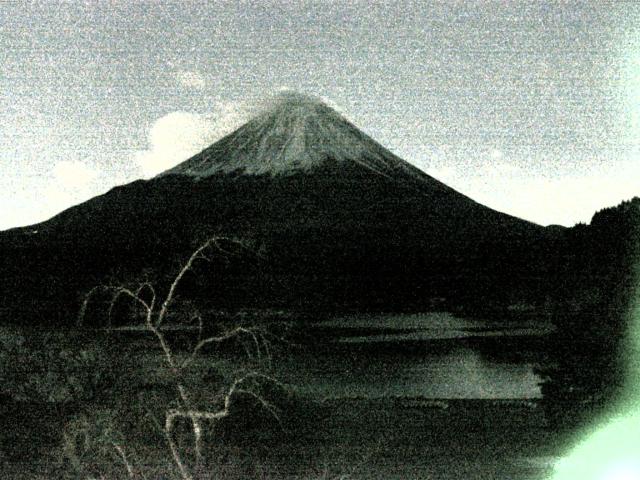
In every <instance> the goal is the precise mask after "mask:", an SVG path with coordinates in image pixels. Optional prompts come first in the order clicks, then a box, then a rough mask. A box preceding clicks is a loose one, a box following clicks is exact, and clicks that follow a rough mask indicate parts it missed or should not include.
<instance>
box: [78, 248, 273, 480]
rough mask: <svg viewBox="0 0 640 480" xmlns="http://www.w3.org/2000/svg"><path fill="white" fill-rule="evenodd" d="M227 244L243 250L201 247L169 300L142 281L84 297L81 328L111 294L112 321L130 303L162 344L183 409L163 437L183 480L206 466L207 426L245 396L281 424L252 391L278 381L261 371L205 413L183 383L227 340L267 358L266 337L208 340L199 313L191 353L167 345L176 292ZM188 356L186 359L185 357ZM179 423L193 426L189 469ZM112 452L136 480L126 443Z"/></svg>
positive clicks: (243, 331) (234, 333)
mask: <svg viewBox="0 0 640 480" xmlns="http://www.w3.org/2000/svg"><path fill="white" fill-rule="evenodd" d="M222 242H233V243H235V244H237V245H240V246H242V244H240V243H239V242H237V241H235V240H230V239H227V238H224V237H214V238H211V239H209V240H207V241H206V242H204V243H203V244H202V245H200V246H199V247H198V248H197V249H196V250H195V251H194V252H193V253H192V254H191V256H190V257H189V259H188V260H187V262H186V263H185V264H184V265H183V266H182V268H180V270H179V271H178V273H177V274H176V275H175V277H174V278H173V280H172V282H171V284H170V285H169V288H168V291H167V293H166V295H165V296H164V297H162V298H161V297H159V295H158V293H157V290H156V288H155V287H154V285H153V284H152V283H151V282H149V281H145V282H141V283H140V284H139V285H138V286H137V287H136V288H127V287H125V286H121V285H118V286H98V287H95V288H93V289H92V290H91V291H89V293H88V294H87V295H86V296H85V298H84V301H83V304H82V307H81V309H80V313H79V317H78V325H82V324H83V323H84V318H85V315H86V312H87V307H88V305H89V301H90V300H91V298H92V296H93V295H94V294H96V293H97V292H100V291H103V292H107V293H108V294H109V295H110V302H109V306H108V312H107V313H108V316H109V322H110V321H111V316H112V314H113V310H114V306H115V305H116V303H117V302H118V301H119V300H120V299H121V298H123V297H124V298H125V299H128V300H129V301H130V302H132V304H133V305H134V306H136V307H137V308H138V309H139V310H140V311H141V312H142V314H143V317H144V321H143V325H142V326H143V328H144V329H145V330H147V331H148V332H150V333H151V334H152V335H153V336H154V337H155V338H156V340H157V341H158V344H159V345H160V347H161V351H162V355H163V357H164V363H165V365H166V367H167V368H168V369H169V371H170V372H171V374H172V378H174V379H175V380H174V382H175V388H176V392H177V397H178V404H179V407H178V408H169V409H167V410H166V412H165V418H164V425H163V427H162V428H163V431H164V432H163V433H164V436H165V437H166V440H167V444H168V447H169V450H170V452H171V457H172V460H173V463H174V464H175V466H176V467H177V469H178V472H179V475H180V478H181V479H182V480H193V478H194V473H193V472H195V471H197V470H198V469H199V467H200V466H201V461H202V456H203V444H202V442H203V433H204V428H205V426H206V425H207V424H210V423H213V422H217V421H219V420H221V419H223V418H225V417H228V416H229V415H230V413H231V407H232V405H233V402H234V401H235V400H236V399H237V398H238V396H240V395H245V396H250V397H253V398H254V399H255V400H257V402H258V403H259V405H261V406H262V407H263V408H264V409H265V410H266V411H267V412H269V414H270V415H272V416H273V417H274V418H275V419H276V420H277V421H278V422H280V418H279V416H278V414H277V412H276V409H275V407H274V405H272V404H271V403H270V402H268V401H267V400H266V399H265V398H263V397H262V396H261V395H260V394H259V393H256V392H255V391H254V390H252V388H251V386H256V383H257V382H259V381H269V382H275V383H277V384H278V385H280V384H279V382H277V381H276V380H275V379H274V378H272V377H270V376H267V375H264V374H262V373H259V372H257V371H248V372H245V373H244V374H242V375H240V376H238V377H237V378H236V379H235V380H233V382H232V383H231V385H230V386H229V387H228V388H227V389H226V391H225V393H224V394H223V396H222V398H221V401H220V404H219V405H218V407H217V408H213V407H212V406H209V407H207V408H202V407H199V406H198V405H196V402H194V400H193V398H192V397H193V396H192V394H191V392H190V391H189V388H188V387H187V384H186V382H185V381H184V372H185V369H186V368H187V367H188V366H189V365H190V364H192V363H193V362H194V361H195V359H196V357H197V355H198V354H199V353H200V352H201V351H202V350H203V349H204V348H205V347H206V346H208V345H211V344H220V343H222V342H225V341H229V340H233V339H242V338H247V339H249V340H250V341H251V343H252V345H253V348H254V351H255V353H256V354H257V356H261V355H264V353H265V352H266V353H267V355H268V352H269V346H268V342H267V340H266V332H264V331H263V330H261V329H259V328H247V327H245V326H237V327H235V328H232V329H229V330H226V331H223V332H222V333H221V334H219V335H215V336H207V335H205V328H204V322H203V318H202V315H201V314H200V312H199V311H198V310H196V309H193V310H192V311H191V312H190V316H189V317H190V318H189V321H191V322H193V321H195V322H197V340H196V341H195V342H194V344H193V346H192V347H191V349H190V351H188V352H187V353H186V355H185V354H184V353H183V354H182V355H178V354H177V352H176V351H174V349H173V348H172V347H171V345H170V343H169V342H168V341H167V338H166V335H165V331H166V330H165V329H164V327H165V325H166V323H167V318H168V317H169V315H170V312H171V309H172V306H173V305H174V304H175V299H176V294H177V290H178V288H179V286H180V284H181V282H182V281H183V279H184V277H185V275H186V274H187V273H188V272H189V271H192V270H193V268H194V264H195V263H196V262H198V261H201V260H209V257H208V256H207V253H208V252H210V251H212V250H214V251H215V252H217V253H218V254H228V253H229V252H228V251H227V250H225V249H224V248H223V246H222ZM181 357H183V358H181ZM179 419H185V420H188V421H189V422H190V425H191V432H192V434H193V447H194V453H195V462H194V464H193V465H188V462H186V461H185V459H184V458H183V454H182V452H181V450H180V448H179V446H178V444H177V442H176V441H175V439H174V427H175V424H176V421H177V420H179ZM113 448H114V449H115V450H116V452H115V453H116V454H117V457H118V458H120V459H121V460H122V462H123V463H124V465H125V467H126V470H127V473H128V476H129V477H130V478H135V477H136V473H135V468H134V466H133V465H132V464H131V462H130V461H129V460H128V456H127V453H126V449H125V446H124V445H122V444H121V443H117V444H116V443H113Z"/></svg>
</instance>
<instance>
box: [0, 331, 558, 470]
mask: <svg viewBox="0 0 640 480" xmlns="http://www.w3.org/2000/svg"><path fill="white" fill-rule="evenodd" d="M27 336H28V337H29V340H27V339H26V337H27ZM3 339H4V344H3V345H4V346H5V352H7V350H8V349H6V347H7V346H8V344H10V343H11V342H13V343H14V344H15V343H16V342H17V343H18V344H20V347H21V348H20V350H19V353H18V352H16V351H15V350H14V351H13V353H5V355H10V356H12V358H7V357H5V358H4V359H6V360H10V361H11V362H12V363H11V365H14V366H15V365H17V366H18V367H17V371H16V370H13V371H12V372H11V373H12V374H14V375H13V376H12V377H11V378H9V377H7V376H5V377H4V378H5V381H4V382H3V385H4V386H5V387H4V388H5V390H4V392H3V393H4V402H3V403H2V407H1V408H2V412H0V413H1V415H0V418H2V420H1V421H2V425H0V427H1V430H0V431H1V432H2V435H1V438H0V440H1V441H2V454H3V457H2V460H3V463H4V466H3V472H2V475H3V478H68V479H88V478H105V479H128V478H140V479H142V478H148V479H156V478H158V479H159V478H167V479H172V478H176V479H180V478H182V477H181V473H180V471H179V469H178V467H177V466H176V464H175V462H174V461H173V459H172V454H171V450H170V448H169V446H168V444H167V438H166V432H165V430H164V416H165V414H166V411H167V409H169V408H172V407H173V406H175V402H176V397H177V394H176V391H175V379H174V378H172V376H171V374H170V372H169V371H168V369H167V368H166V366H165V364H164V361H163V359H162V350H161V349H160V348H159V347H158V346H157V345H156V344H155V342H154V339H153V338H150V337H148V338H147V339H146V340H143V339H142V338H139V339H137V340H136V341H134V342H132V341H131V339H130V338H127V337H126V336H122V335H116V334H114V333H107V332H98V333H96V332H95V331H85V332H81V333H78V332H75V333H71V332H64V333H60V332H58V333H55V334H53V333H47V332H43V331H36V332H33V331H32V332H22V333H18V332H16V331H14V332H13V334H12V335H9V334H7V333H5V334H4V336H3ZM34 339H38V340H34ZM291 348H295V347H292V346H291V345H281V346H278V345H275V344H274V345H273V349H272V352H271V357H270V360H271V366H270V365H269V361H267V359H266V358H263V359H262V360H258V359H257V358H255V357H254V358H253V359H251V358H248V357H246V355H245V354H244V353H240V352H237V351H236V349H235V348H215V349H212V350H208V351H206V352H204V353H203V354H202V356H201V358H200V359H199V361H198V362H196V363H194V364H193V369H192V370H191V371H190V372H189V377H190V378H189V381H188V388H189V391H190V392H191V394H192V396H193V399H194V402H198V404H199V405H203V404H207V405H208V407H207V408H208V409H209V410H211V411H214V410H216V409H219V408H221V407H222V405H221V403H220V402H221V400H222V398H223V397H224V395H225V393H226V392H227V391H228V387H229V385H230V384H231V383H233V381H234V379H235V378H237V377H238V374H239V373H238V372H239V371H244V372H247V371H254V372H257V371H260V372H262V373H264V374H265V375H266V376H272V375H275V371H276V370H277V368H276V366H277V364H278V362H279V359H280V358H281V356H282V355H286V354H287V353H286V352H287V350H289V349H291ZM34 349H35V350H34ZM41 352H43V353H44V355H41ZM185 352H186V351H185V350H183V351H182V353H180V354H178V356H181V355H182V354H183V353H185ZM16 355H17V356H18V357H19V361H18V362H17V363H15V362H16V360H18V357H16ZM70 360H71V361H70ZM3 365H7V363H3ZM23 369H26V370H28V371H29V372H30V375H28V376H27V375H24V372H23ZM6 370H7V369H5V371H6ZM38 371H42V373H41V374H40V375H38V374H37V372H38ZM86 372H91V373H92V375H90V376H89V375H87V374H86ZM3 375H5V373H3ZM33 375H35V377H34V376H33ZM26 378H33V380H32V381H30V382H26V381H25V379H26ZM251 388H252V392H253V393H255V394H258V395H259V399H258V397H256V396H254V395H252V394H244V395H238V396H237V397H235V400H234V401H233V404H232V406H231V409H230V412H229V415H228V416H226V417H225V418H221V419H220V420H219V421H217V422H212V423H210V424H207V425H206V434H205V435H204V440H203V449H202V452H201V455H202V460H201V461H200V464H199V466H198V470H197V471H195V470H194V471H192V472H191V473H192V474H193V478H198V479H213V478H225V479H227V478H228V479H245V478H258V479H274V480H275V479H280V478H305V479H333V478H347V477H346V476H347V475H348V476H349V478H367V479H368V478H371V479H373V478H376V479H383V478H398V479H405V478H431V479H452V480H453V479H460V478H464V479H470V480H473V479H483V478H492V479H505V480H506V479H523V480H524V479H538V478H543V475H544V474H545V472H547V471H548V469H549V467H550V460H549V458H548V457H549V456H550V455H553V454H555V453H557V450H558V448H557V447H558V442H559V439H558V438H556V437H555V436H554V435H553V434H552V432H550V431H549V430H548V429H547V428H546V426H545V425H546V424H545V419H544V412H543V410H542V409H541V408H540V407H539V405H538V404H537V403H536V402H530V401H472V400H458V401H454V400H448V401H435V400H428V399H416V398H414V399H407V398H395V399H394V398H386V399H373V400H372V399H366V398H359V399H358V398H353V399H335V400H323V399H321V398H314V397H309V396H305V395H303V394H300V393H299V391H298V389H297V386H296V385H283V384H279V383H277V382H265V383H263V384H261V385H255V384H254V385H251ZM265 405H269V407H270V408H265ZM271 409H272V410H271ZM173 435H174V436H173V438H174V441H175V443H176V444H177V445H178V447H179V448H180V451H181V455H182V458H183V459H184V461H185V463H187V464H188V465H189V466H190V467H194V465H195V462H196V459H195V452H194V450H193V449H194V444H193V429H192V425H191V424H190V422H189V420H188V419H183V420H182V421H181V422H179V424H178V425H177V426H176V428H175V430H174V431H173ZM125 459H126V461H125Z"/></svg>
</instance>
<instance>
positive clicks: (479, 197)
mask: <svg viewBox="0 0 640 480" xmlns="http://www.w3.org/2000/svg"><path fill="white" fill-rule="evenodd" d="M490 157H493V155H490ZM451 165H456V164H455V163H453V162H452V164H451ZM451 165H447V164H438V163H436V164H434V165H431V166H430V167H429V168H426V169H425V170H426V171H427V173H429V174H430V175H432V176H433V177H435V178H437V179H438V180H441V181H443V182H444V183H446V184H447V185H449V186H450V187H452V188H454V189H456V190H458V191H459V192H461V193H463V194H465V195H467V196H469V197H471V198H472V199H474V200H476V201H477V202H480V203H482V204H483V205H486V206H488V207H491V208H494V209H496V210H499V211H501V212H505V213H508V214H510V215H514V216H516V217H519V218H523V219H526V220H530V221H533V222H535V223H539V224H541V225H550V224H559V225H566V226H572V225H574V224H575V223H577V222H584V223H589V222H590V221H591V217H592V216H593V214H594V213H595V212H597V211H598V210H601V209H602V208H605V207H609V206H614V205H617V204H619V203H620V202H621V201H623V200H628V199H630V198H632V197H634V196H640V186H639V184H638V178H640V160H631V159H630V160H627V161H620V162H602V166H600V167H597V168H591V169H589V170H585V171H582V172H575V171H572V172H565V173H564V174H559V173H558V174H556V175H554V176H553V177H549V176H545V175H543V173H542V172H541V171H536V170H534V169H524V168H518V167H517V166H516V165H514V164H512V163H509V162H507V161H505V160H504V157H503V158H502V159H494V158H491V159H490V160H489V161H487V162H486V163H485V164H484V165H482V166H480V167H476V168H469V167H468V166H467V165H464V164H462V165H460V163H458V166H456V167H453V166H451ZM418 166H421V165H418Z"/></svg>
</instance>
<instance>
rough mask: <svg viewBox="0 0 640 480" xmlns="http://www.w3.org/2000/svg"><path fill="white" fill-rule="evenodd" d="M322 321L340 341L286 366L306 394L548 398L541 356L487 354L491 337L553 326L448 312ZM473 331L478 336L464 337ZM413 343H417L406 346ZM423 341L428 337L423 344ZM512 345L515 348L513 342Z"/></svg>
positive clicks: (537, 332)
mask: <svg viewBox="0 0 640 480" xmlns="http://www.w3.org/2000/svg"><path fill="white" fill-rule="evenodd" d="M318 327H319V328H322V329H324V330H325V332H326V331H327V330H328V331H331V330H332V329H334V330H335V331H336V332H338V333H337V334H336V337H335V338H334V342H335V345H336V348H335V349H334V350H332V349H330V348H329V349H327V350H326V351H323V352H322V355H316V356H314V357H312V358H310V357H309V356H306V357H295V358H292V359H291V361H290V364H289V365H288V366H285V367H284V371H283V372H282V375H283V376H284V378H285V379H286V380H287V381H288V382H290V383H292V384H294V385H297V386H298V389H299V390H300V391H301V393H305V394H309V395H312V396H314V397H316V398H329V399H332V398H345V397H346V398H354V397H355V398H388V397H410V398H432V399H442V398H451V399H460V398H480V399H531V398H539V397H540V387H539V385H538V384H539V382H540V378H539V377H538V376H537V375H536V374H535V373H534V364H533V362H532V361H530V360H524V359H523V357H522V356H520V357H519V358H516V359H512V360H505V358H504V357H502V356H494V355H485V354H484V353H486V352H485V351H486V348H487V346H486V345H483V338H484V339H486V341H489V340H492V341H493V344H492V345H494V344H495V345H496V346H491V347H490V348H502V347H500V342H499V341H498V342H496V341H495V339H496V337H499V338H504V339H508V338H514V337H517V336H536V335H542V334H544V333H547V332H548V328H547V327H538V326H536V327H534V326H533V325H531V324H526V323H524V322H520V323H518V324H513V323H509V324H504V323H503V324H501V323H499V322H489V321H481V320H469V319H460V318H456V317H454V316H452V315H450V314H446V313H437V314H424V315H387V316H385V315H378V316H357V317H356V316H354V317H341V318H333V319H330V320H326V321H323V322H320V323H319V324H318ZM381 330H383V333H380V331H381ZM470 337H474V338H476V339H477V341H475V342H473V343H472V344H469V343H468V342H464V343H463V342H462V341H460V342H457V341H456V339H461V340H462V339H465V338H466V339H468V338H470ZM436 340H437V341H442V340H444V341H446V342H448V343H447V344H448V345H449V348H444V349H443V348H434V344H433V343H431V344H430V341H436ZM407 342H411V343H412V345H413V347H412V348H411V349H406V350H404V349H403V345H405V343H407ZM416 342H421V343H420V344H419V345H420V346H419V347H418V348H416V347H415V344H416ZM347 344H353V347H350V346H349V345H347ZM389 345H393V349H392V350H389V348H388V347H389ZM358 346H360V347H362V346H365V347H367V348H364V349H363V348H356V347H358ZM504 348H507V347H506V345H505V347H504ZM508 348H511V349H513V348H514V346H513V344H511V345H510V346H509V347H508ZM516 348H519V347H518V346H517V344H516ZM518 353H521V352H518Z"/></svg>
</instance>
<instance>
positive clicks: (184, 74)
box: [176, 70, 207, 90]
mask: <svg viewBox="0 0 640 480" xmlns="http://www.w3.org/2000/svg"><path fill="white" fill-rule="evenodd" d="M176 79H177V80H178V83H179V84H180V85H181V86H183V87H187V88H195V89H198V90H202V89H203V88H204V87H206V85H207V82H206V80H205V79H204V77H203V76H202V75H201V74H200V73H198V72H194V71H188V70H180V71H179V72H177V73H176Z"/></svg>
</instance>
